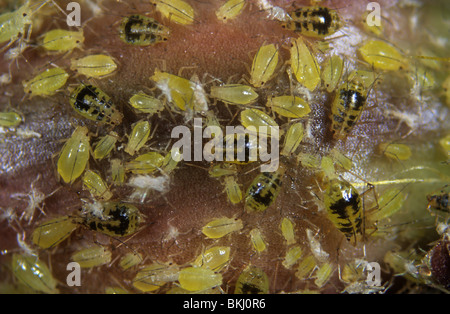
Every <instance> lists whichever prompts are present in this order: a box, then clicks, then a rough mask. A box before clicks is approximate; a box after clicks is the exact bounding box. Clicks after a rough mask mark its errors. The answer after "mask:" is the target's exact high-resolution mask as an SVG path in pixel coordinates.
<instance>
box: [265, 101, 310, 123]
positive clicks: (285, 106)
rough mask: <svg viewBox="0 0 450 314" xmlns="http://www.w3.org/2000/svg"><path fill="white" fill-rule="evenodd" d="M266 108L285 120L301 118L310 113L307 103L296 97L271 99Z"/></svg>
mask: <svg viewBox="0 0 450 314" xmlns="http://www.w3.org/2000/svg"><path fill="white" fill-rule="evenodd" d="M266 106H267V107H270V108H271V109H272V111H274V112H276V113H278V114H279V115H280V116H283V117H286V118H302V117H304V116H306V115H307V114H308V113H310V112H311V108H309V105H308V103H307V102H306V101H305V100H303V99H302V98H300V97H297V96H278V97H272V98H269V100H268V102H267V104H266Z"/></svg>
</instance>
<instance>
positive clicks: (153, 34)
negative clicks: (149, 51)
mask: <svg viewBox="0 0 450 314" xmlns="http://www.w3.org/2000/svg"><path fill="white" fill-rule="evenodd" d="M169 36H170V29H169V28H168V27H167V26H165V25H163V24H161V23H159V22H158V21H156V20H155V19H152V18H150V17H147V16H143V15H131V16H127V17H124V18H123V19H122V23H121V24H120V27H119V37H120V39H122V41H123V42H125V43H127V44H131V45H137V46H148V45H153V44H157V43H160V42H164V41H167V40H168V39H169Z"/></svg>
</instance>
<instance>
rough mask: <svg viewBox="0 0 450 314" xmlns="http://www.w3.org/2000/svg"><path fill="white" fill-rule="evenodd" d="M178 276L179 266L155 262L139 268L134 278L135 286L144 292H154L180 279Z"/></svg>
mask: <svg viewBox="0 0 450 314" xmlns="http://www.w3.org/2000/svg"><path fill="white" fill-rule="evenodd" d="M178 276H179V270H178V267H171V266H167V265H164V264H157V263H154V264H151V265H149V266H146V267H144V268H142V269H141V270H139V272H138V273H137V274H136V277H134V279H133V286H134V287H135V288H136V289H139V290H140V291H142V292H152V291H156V290H158V289H159V288H161V287H162V286H164V285H165V284H166V283H168V282H173V281H176V280H178Z"/></svg>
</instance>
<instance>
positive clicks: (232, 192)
mask: <svg viewBox="0 0 450 314" xmlns="http://www.w3.org/2000/svg"><path fill="white" fill-rule="evenodd" d="M224 185H225V191H226V192H227V196H228V200H229V201H230V202H231V204H239V203H240V202H241V201H242V191H241V188H240V187H239V184H238V183H237V182H236V178H235V177H234V176H226V177H225V179H224Z"/></svg>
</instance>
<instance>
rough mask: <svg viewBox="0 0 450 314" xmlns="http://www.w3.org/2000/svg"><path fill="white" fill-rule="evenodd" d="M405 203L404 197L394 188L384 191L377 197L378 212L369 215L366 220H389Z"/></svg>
mask: <svg viewBox="0 0 450 314" xmlns="http://www.w3.org/2000/svg"><path fill="white" fill-rule="evenodd" d="M404 203H405V195H403V193H402V192H401V191H400V190H399V189H396V188H392V189H389V190H387V191H385V192H384V193H383V194H382V195H381V196H380V197H378V206H379V210H377V211H375V212H373V213H370V214H369V215H368V219H369V220H371V221H374V222H376V221H380V220H382V219H387V218H390V217H391V216H392V215H394V214H395V213H396V212H398V211H399V210H400V209H402V207H403V204H404Z"/></svg>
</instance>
